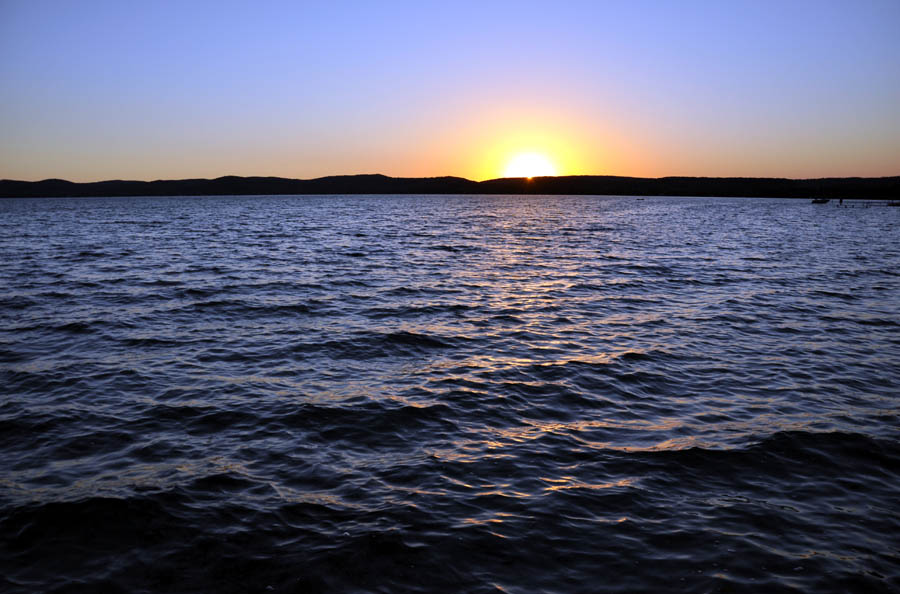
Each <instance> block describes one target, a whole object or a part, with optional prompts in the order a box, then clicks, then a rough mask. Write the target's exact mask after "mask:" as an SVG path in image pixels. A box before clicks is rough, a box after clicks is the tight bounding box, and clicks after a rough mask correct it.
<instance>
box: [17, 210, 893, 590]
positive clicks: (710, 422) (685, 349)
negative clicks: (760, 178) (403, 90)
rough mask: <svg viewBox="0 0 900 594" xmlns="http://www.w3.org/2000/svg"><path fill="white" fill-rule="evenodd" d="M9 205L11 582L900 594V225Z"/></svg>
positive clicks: (837, 215)
mask: <svg viewBox="0 0 900 594" xmlns="http://www.w3.org/2000/svg"><path fill="white" fill-rule="evenodd" d="M855 206H856V207H855V208H840V207H839V206H838V205H837V204H835V203H831V204H827V205H812V204H810V203H809V202H808V201H806V200H776V199H738V198H702V199H701V198H653V197H648V198H646V199H638V198H634V197H596V196H264V197H252V196H249V197H247V196H244V197H240V196H235V197H232V196H223V197H163V198H159V197H155V198H80V199H7V200H0V378H2V382H0V385H2V388H0V460H2V461H3V462H2V463H0V534H2V535H3V537H2V539H0V589H2V590H4V591H7V592H38V591H59V592H63V591H65V592H72V591H92V592H96V591H104V592H157V591H159V592H163V591H164V592H212V591H216V592H485V593H486V592H496V593H501V592H504V593H525V592H559V593H571V592H599V591H602V592H639V591H645V592H790V591H795V592H820V593H821V592H889V591H897V590H898V589H900V508H898V501H900V415H898V410H900V409H898V404H900V398H898V394H900V370H898V369H900V368H898V364H900V241H898V237H900V209H897V208H886V207H871V208H863V207H861V205H855Z"/></svg>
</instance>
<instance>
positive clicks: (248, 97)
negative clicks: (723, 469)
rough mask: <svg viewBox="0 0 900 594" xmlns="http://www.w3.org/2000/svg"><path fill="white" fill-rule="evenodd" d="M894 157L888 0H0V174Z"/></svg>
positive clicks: (839, 167) (897, 32)
mask: <svg viewBox="0 0 900 594" xmlns="http://www.w3.org/2000/svg"><path fill="white" fill-rule="evenodd" d="M523 151H532V152H539V153H542V154H545V155H547V156H548V158H550V159H551V160H552V161H553V162H554V163H556V165H557V167H558V172H559V173H560V174H609V175H636V176H649V177H658V176H665V175H705V176H707V175H708V176H732V175H739V176H780V177H801V178H802V177H823V176H856V175H858V176H886V175H900V1H898V0H884V1H876V0H871V1H866V0H861V1H856V2H854V1H847V2H829V1H827V0H820V1H815V2H793V1H789V0H786V1H777V2H766V1H760V0H754V1H741V0H733V1H729V2H720V1H709V2H690V1H686V0H679V1H669V2H640V1H631V2H627V1H626V2H600V1H594V2H559V3H554V2H540V3H538V2H525V1H520V2H506V1H496V2H491V1H489V0H482V1H480V2H428V1H423V0H418V1H415V2H300V1H296V2H286V1H285V2H265V1H259V2H229V1H228V0H218V1H215V2H191V1H190V0H182V1H179V2H164V1H154V2H140V3H138V2H135V3H132V2H122V1H121V0H116V1H91V0H81V1H65V0H59V1H51V0H0V178H10V179H26V180H37V179H44V178H48V177H60V178H65V179H71V180H73V181H93V180H100V179H112V178H119V179H159V178H185V177H217V176H220V175H227V174H234V175H277V176H285V177H299V178H310V177H320V176H325V175H332V174H342V173H376V172H378V173H384V174H387V175H393V176H437V175H459V176H463V177H468V178H470V179H486V178H493V177H500V176H501V175H502V172H503V169H504V165H505V163H506V162H507V161H508V160H509V159H510V158H512V157H513V156H514V155H515V154H516V153H518V152H523Z"/></svg>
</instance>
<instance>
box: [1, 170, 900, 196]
mask: <svg viewBox="0 0 900 594" xmlns="http://www.w3.org/2000/svg"><path fill="white" fill-rule="evenodd" d="M276 194H557V195H563V194H573V195H600V196H604V195H605V196H697V197H746V198H753V197H767V198H832V199H838V198H844V199H867V200H897V199H900V176H894V177H831V178H821V179H782V178H763V177H661V178H643V177H620V176H606V175H603V176H598V175H576V176H561V177H536V178H533V179H524V178H501V179H491V180H486V181H482V182H476V181H471V180H468V179H465V178H461V177H423V178H411V177H388V176H385V175H379V174H373V175H339V176H331V177H321V178H317V179H289V178H282V177H237V176H226V177H219V178H216V179H182V180H157V181H123V180H110V181H101V182H87V183H76V182H70V181H66V180H61V179H47V180H43V181H36V182H27V181H16V180H0V198H62V197H114V196H223V195H225V196H228V195H236V196H253V195H276Z"/></svg>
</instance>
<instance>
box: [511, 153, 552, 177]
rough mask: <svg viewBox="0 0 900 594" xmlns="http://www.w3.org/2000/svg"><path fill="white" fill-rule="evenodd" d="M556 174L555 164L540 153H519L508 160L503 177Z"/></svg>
mask: <svg viewBox="0 0 900 594" xmlns="http://www.w3.org/2000/svg"><path fill="white" fill-rule="evenodd" d="M545 175H556V166H555V165H554V164H553V162H552V161H550V159H548V158H547V157H546V156H545V155H542V154H540V153H519V154H518V155H515V156H514V157H513V158H512V159H510V160H509V163H507V164H506V169H504V170H503V177H527V178H529V179H531V178H532V177H542V176H545Z"/></svg>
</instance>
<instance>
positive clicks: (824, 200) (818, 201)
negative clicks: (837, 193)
mask: <svg viewBox="0 0 900 594" xmlns="http://www.w3.org/2000/svg"><path fill="white" fill-rule="evenodd" d="M829 202H831V200H829V199H828V198H813V201H812V203H813V204H828V203H829Z"/></svg>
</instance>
